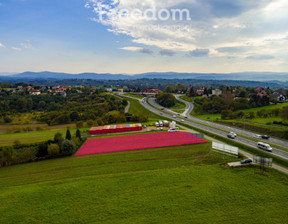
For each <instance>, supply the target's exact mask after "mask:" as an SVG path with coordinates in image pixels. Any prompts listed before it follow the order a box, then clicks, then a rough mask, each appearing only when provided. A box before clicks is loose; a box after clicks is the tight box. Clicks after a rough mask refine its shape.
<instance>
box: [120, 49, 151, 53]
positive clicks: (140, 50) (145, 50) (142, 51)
mask: <svg viewBox="0 0 288 224" xmlns="http://www.w3.org/2000/svg"><path fill="white" fill-rule="evenodd" d="M120 49H122V50H126V51H134V52H140V53H143V54H153V53H154V52H153V51H152V50H150V49H148V48H143V47H122V48H120Z"/></svg>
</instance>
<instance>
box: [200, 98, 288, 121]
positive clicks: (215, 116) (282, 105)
mask: <svg viewBox="0 0 288 224" xmlns="http://www.w3.org/2000/svg"><path fill="white" fill-rule="evenodd" d="M286 106H288V104H287V103H283V104H276V105H269V106H264V107H257V108H251V109H246V110H241V111H243V112H245V113H248V112H254V113H255V114H256V113H257V111H260V110H263V109H265V110H272V109H277V108H280V109H281V108H283V107H286ZM195 117H198V118H200V119H205V120H207V118H208V117H209V119H210V120H215V119H216V118H218V119H219V120H220V119H221V115H220V114H205V115H195ZM240 120H241V119H240ZM254 120H255V121H257V122H259V123H262V124H266V123H267V122H270V121H271V120H272V121H273V120H277V121H278V120H281V119H280V118H255V119H251V120H250V119H246V120H245V121H251V122H254Z"/></svg>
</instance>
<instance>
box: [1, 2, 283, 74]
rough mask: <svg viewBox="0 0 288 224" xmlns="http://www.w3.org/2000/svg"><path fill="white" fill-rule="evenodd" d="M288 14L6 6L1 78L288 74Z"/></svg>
mask: <svg viewBox="0 0 288 224" xmlns="http://www.w3.org/2000/svg"><path fill="white" fill-rule="evenodd" d="M177 10H178V11H177ZM178 12H179V13H178ZM287 12H288V1H287V0H257V1H248V0H45V1H44V0H0V72H23V71H46V70H49V71H55V72H56V71H57V72H71V73H81V72H99V73H127V74H133V73H142V72H168V71H174V72H203V73H205V72H209V73H210V72H221V73H229V72H242V71H273V72H287V71H288V63H287V59H288V53H287V52H288V51H287V49H288V23H287V21H288V13H287ZM181 13H182V16H181V15H180V14H181Z"/></svg>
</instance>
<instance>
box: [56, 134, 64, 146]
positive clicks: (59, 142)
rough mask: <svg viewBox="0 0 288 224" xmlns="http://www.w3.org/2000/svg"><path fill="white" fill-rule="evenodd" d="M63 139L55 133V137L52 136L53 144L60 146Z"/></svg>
mask: <svg viewBox="0 0 288 224" xmlns="http://www.w3.org/2000/svg"><path fill="white" fill-rule="evenodd" d="M63 140H64V139H63V137H62V134H61V133H59V132H57V133H56V134H55V135H54V142H55V143H56V144H58V145H61V144H62V142H63Z"/></svg>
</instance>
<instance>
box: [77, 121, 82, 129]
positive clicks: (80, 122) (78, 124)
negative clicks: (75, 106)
mask: <svg viewBox="0 0 288 224" xmlns="http://www.w3.org/2000/svg"><path fill="white" fill-rule="evenodd" d="M76 127H77V128H83V127H84V123H83V121H78V122H76Z"/></svg>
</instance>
